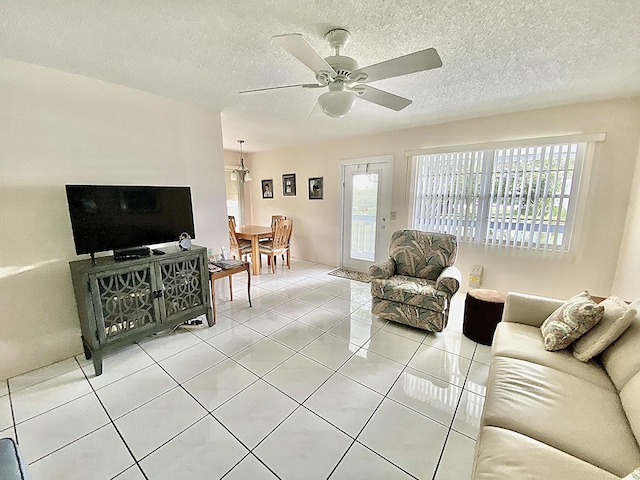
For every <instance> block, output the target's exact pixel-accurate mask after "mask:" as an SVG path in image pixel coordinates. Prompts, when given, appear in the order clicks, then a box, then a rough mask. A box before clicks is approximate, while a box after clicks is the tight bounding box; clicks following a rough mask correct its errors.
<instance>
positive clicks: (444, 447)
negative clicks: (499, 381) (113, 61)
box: [432, 343, 478, 480]
mask: <svg viewBox="0 0 640 480" xmlns="http://www.w3.org/2000/svg"><path fill="white" fill-rule="evenodd" d="M477 350H478V344H477V343H476V345H475V347H474V349H473V354H472V355H471V358H472V360H471V362H469V368H468V369H467V373H466V375H465V377H464V383H463V386H464V385H466V383H467V379H468V378H469V372H470V371H471V365H472V363H473V357H474V356H475V354H476V351H477ZM463 390H464V387H463ZM463 393H464V391H461V392H460V398H459V399H458V403H457V405H456V408H455V411H454V412H453V417H452V418H451V425H449V429H448V430H447V435H446V437H445V439H444V443H443V445H442V450H441V451H440V456H439V457H438V462H437V463H436V469H435V471H434V472H433V477H432V480H436V475H437V474H438V469H439V468H440V463H441V462H442V457H443V456H444V451H445V449H446V448H447V442H448V441H449V436H450V435H451V431H452V430H453V422H455V419H456V414H457V413H458V409H459V408H460V403H461V402H462V395H463ZM453 431H454V432H456V433H457V431H456V430H453Z"/></svg>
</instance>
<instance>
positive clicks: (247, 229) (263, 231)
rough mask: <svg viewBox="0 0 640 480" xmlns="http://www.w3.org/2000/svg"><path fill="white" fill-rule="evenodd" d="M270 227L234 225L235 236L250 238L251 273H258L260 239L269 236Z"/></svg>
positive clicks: (244, 238) (270, 235)
mask: <svg viewBox="0 0 640 480" xmlns="http://www.w3.org/2000/svg"><path fill="white" fill-rule="evenodd" d="M272 236H273V230H271V227H270V226H269V227H264V226H262V225H239V226H237V227H236V237H238V238H239V239H243V240H251V273H253V275H260V249H259V243H260V240H262V239H264V238H271V237H272Z"/></svg>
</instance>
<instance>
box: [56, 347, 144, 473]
mask: <svg viewBox="0 0 640 480" xmlns="http://www.w3.org/2000/svg"><path fill="white" fill-rule="evenodd" d="M143 351H144V352H145V353H147V351H146V350H144V349H143ZM147 355H149V354H148V353H147ZM154 361H155V360H154ZM76 362H77V363H78V366H79V367H80V370H81V371H82V373H83V375H84V377H85V379H86V380H87V383H88V384H89V386H90V387H91V390H92V391H93V394H94V395H95V396H96V399H97V400H98V402H100V406H101V407H102V409H103V410H104V413H105V414H106V415H107V418H108V419H109V422H111V425H113V428H114V429H115V431H116V433H117V434H118V436H119V437H120V440H122V443H123V444H124V446H125V448H126V449H127V451H128V452H129V455H131V458H132V459H133V462H134V465H136V466H137V467H138V469H139V470H140V473H142V476H143V477H144V478H145V480H149V477H147V474H146V473H145V471H144V470H143V469H142V465H140V463H139V462H138V459H137V458H136V456H135V455H134V454H133V451H132V450H131V448H130V447H129V444H128V443H127V441H126V440H125V439H124V436H123V435H122V433H121V432H120V429H119V428H118V426H117V425H116V422H115V421H114V420H113V418H111V414H109V411H108V410H107V407H105V405H104V403H103V402H102V399H101V398H100V396H99V395H98V392H97V391H96V389H95V388H94V386H93V385H92V384H91V382H90V381H89V377H88V376H87V373H86V372H85V371H84V370H83V369H82V366H81V365H80V362H78V359H77V358H76ZM107 425H108V424H107ZM103 427H104V425H103V426H101V427H100V428H103ZM97 430H98V429H96V430H94V431H97ZM91 433H93V432H91ZM86 436H87V435H84V436H83V437H80V438H84V437H86ZM78 440H79V439H76V440H74V442H76V441H78ZM71 443H73V442H71ZM51 453H53V452H51ZM129 468H131V466H129V467H127V468H126V469H124V470H123V471H122V472H120V473H118V474H116V475H114V476H113V477H112V478H116V477H117V476H118V475H120V474H121V473H123V472H125V471H127V470H129Z"/></svg>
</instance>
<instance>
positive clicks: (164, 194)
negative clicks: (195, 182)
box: [65, 185, 196, 255]
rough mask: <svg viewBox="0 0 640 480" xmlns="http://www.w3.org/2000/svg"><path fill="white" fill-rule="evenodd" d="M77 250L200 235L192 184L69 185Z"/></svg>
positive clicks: (70, 209)
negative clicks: (178, 185) (192, 197)
mask: <svg viewBox="0 0 640 480" xmlns="http://www.w3.org/2000/svg"><path fill="white" fill-rule="evenodd" d="M65 187H66V190H67V202H68V203H69V215H70V217H71V228H72V229H73V240H74V243H75V247H76V253H77V254H78V255H80V254H83V253H94V252H103V251H106V250H123V249H126V248H134V247H141V246H147V245H153V244H156V243H164V242H170V241H174V240H175V241H177V240H178V238H179V236H180V234H181V233H183V232H186V233H188V234H189V235H190V236H191V237H192V238H195V236H196V235H195V228H194V225H193V207H192V203H191V189H190V188H189V187H168V186H167V187H152V186H129V185H128V186H120V185H66V186H65Z"/></svg>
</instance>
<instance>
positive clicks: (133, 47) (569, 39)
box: [0, 0, 640, 152]
mask: <svg viewBox="0 0 640 480" xmlns="http://www.w3.org/2000/svg"><path fill="white" fill-rule="evenodd" d="M639 25H640V2H639V1H638V0H620V1H616V0H608V1H590V0H536V1H533V0H529V1H516V0H468V1H454V0H433V1H429V2H426V1H424V0H396V1H395V2H392V1H389V0H352V1H349V0H347V1H344V0H343V1H336V0H314V1H309V0H266V1H262V2H256V1H255V0H210V1H197V0H174V1H168V0H164V1H161V0H157V1H151V0H148V1H137V0H113V1H109V0H82V1H77V0H73V1H72V0H56V1H55V2H51V1H49V0H0V57H5V58H11V59H15V60H20V61H24V62H29V63H33V64H38V65H43V66H46V67H51V68H55V69H59V70H63V71H66V72H71V73H76V74H80V75H85V76H88V77H93V78H97V79H100V80H105V81H107V82H112V83H116V84H120V85H125V86H128V87H132V88H136V89H139V90H143V91H147V92H150V93H154V94H157V95H162V96H165V97H169V98H173V99H177V100H180V101H184V102H188V103H192V104H194V105H198V106H201V107H206V108H212V109H216V110H219V111H221V112H222V127H223V141H224V147H225V148H228V149H237V143H236V140H237V139H239V138H242V139H245V140H246V143H245V147H244V149H245V151H248V152H252V151H261V150H269V149H274V148H280V147H285V146H290V145H297V144H304V143H311V142H318V141H326V140H330V139H336V138H342V137H348V136H353V135H359V134H367V133H375V132H381V131H387V130H395V129H400V128H406V127H412V126H418V125H424V124H429V123H438V122H442V121H448V120H456V119H462V118H470V117H477V116H481V115H489V114H494V113H501V112H510V111H518V110H524V109H530V108H539V107H545V106H552V105H559V104H569V103H576V102H582V101H590V100H599V99H605V98H614V97H627V96H634V95H640V27H639ZM335 27H343V28H346V29H348V30H349V31H350V32H351V42H350V43H349V44H348V45H347V46H346V48H344V49H343V51H342V53H343V54H344V55H348V56H351V57H354V58H355V59H356V60H357V61H358V63H359V64H360V66H366V65H369V64H373V63H377V62H380V61H383V60H387V59H390V58H393V57H396V56H400V55H404V54H407V53H411V52H414V51H417V50H421V49H424V48H428V47H435V48H436V49H437V50H438V52H439V54H440V56H441V58H442V61H443V64H444V66H443V67H442V68H440V69H437V70H431V71H427V72H421V73H416V74H412V75H408V76H404V77H398V78H395V79H389V80H384V81H380V82H376V83H375V84H373V85H374V86H375V87H377V88H382V89H385V90H387V91H390V92H392V93H395V94H398V95H401V96H404V97H407V98H410V99H412V100H413V104H412V105H410V106H409V107H407V108H406V109H405V110H403V111H401V112H394V111H391V110H387V109H385V108H383V107H380V106H378V105H374V104H370V103H368V102H364V101H359V102H358V103H357V104H356V107H355V108H354V110H353V111H352V112H351V113H350V114H349V115H348V116H347V117H345V118H342V119H332V118H329V117H327V116H325V115H323V114H322V113H320V111H319V109H318V108H317V107H315V108H314V106H315V105H316V99H317V96H318V95H319V94H320V93H321V92H322V90H304V89H302V88H300V89H283V90H276V91H270V92H264V93H253V94H246V95H240V94H239V93H238V92H239V91H240V90H245V89H252V88H260V87H269V86H277V85H287V84H295V83H308V82H313V81H315V78H314V75H313V73H312V72H311V71H310V70H308V69H307V68H306V67H305V66H304V65H302V64H300V63H299V62H298V61H297V60H295V59H294V58H293V57H291V56H290V55H289V54H288V53H286V52H285V51H283V50H281V49H279V48H278V47H276V46H275V45H273V44H272V43H271V41H270V38H271V37H272V36H273V35H279V34H284V33H301V34H303V35H304V37H305V39H306V40H307V41H308V42H309V43H310V44H311V45H312V46H313V47H314V48H315V49H316V50H317V51H318V52H319V53H320V54H321V55H323V56H328V55H330V54H331V52H330V49H329V46H328V44H327V43H326V42H325V41H324V40H323V34H324V33H325V32H326V31H328V30H330V29H331V28H335Z"/></svg>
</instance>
